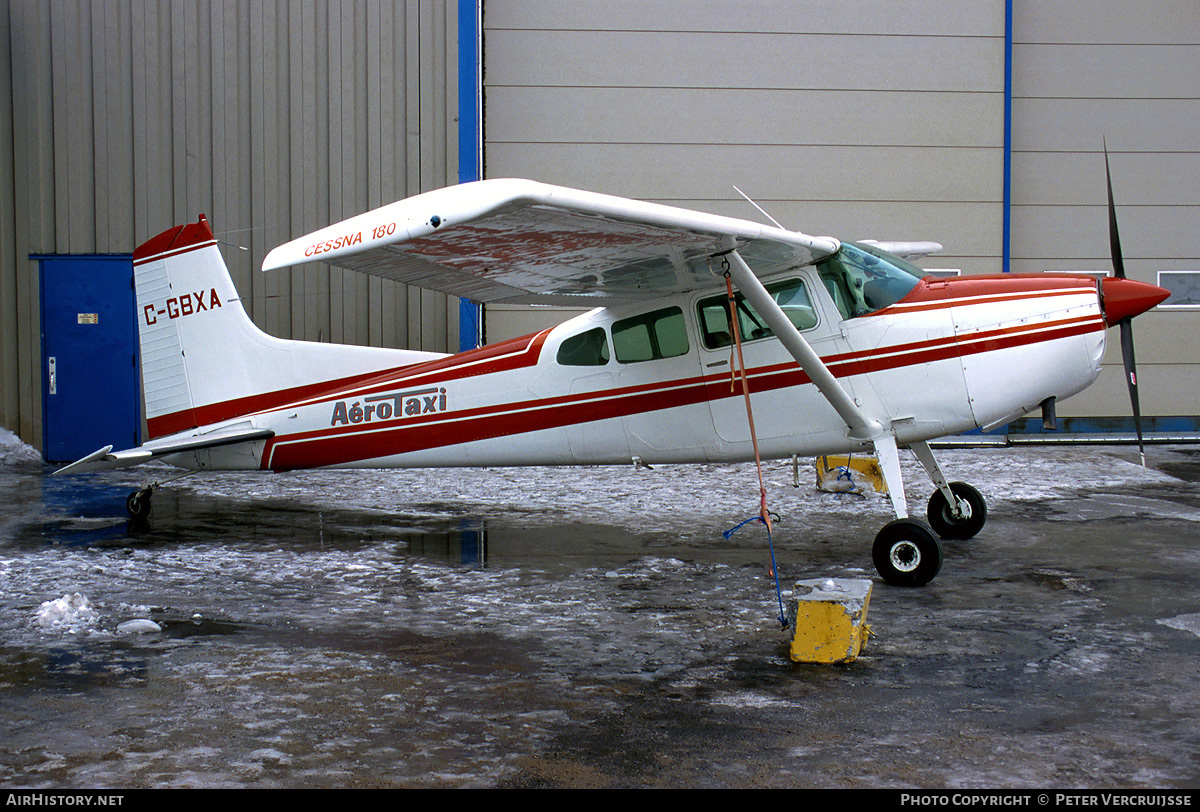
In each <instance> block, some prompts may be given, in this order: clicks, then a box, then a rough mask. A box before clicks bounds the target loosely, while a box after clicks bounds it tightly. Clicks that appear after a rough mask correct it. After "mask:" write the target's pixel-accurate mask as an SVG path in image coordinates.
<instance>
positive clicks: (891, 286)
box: [58, 180, 1168, 585]
mask: <svg viewBox="0 0 1200 812" xmlns="http://www.w3.org/2000/svg"><path fill="white" fill-rule="evenodd" d="M1114 233H1115V232H1114ZM887 248H891V249H893V252H889V251H887V250H885V249H887ZM935 250H940V246H938V245H937V244H936V243H909V244H891V245H887V244H883V243H875V244H869V243H858V244H856V243H851V242H841V241H839V240H836V239H833V238H829V237H812V236H808V235H806V234H802V233H799V232H795V231H789V230H786V229H784V228H780V227H777V226H766V225H760V224H758V223H754V222H751V221H746V220H740V219H733V218H728V217H720V216H715V215H711V214H705V213H701V212H696V211H690V210H685V209H680V208H674V207H669V206H664V205H659V204H652V203H645V202H639V201H635V200H629V199H625V198H619V197H613V196H608V195H602V194H596V193H591V192H584V191H579V190H575V189H568V188H562V187H556V186H549V185H545V184H541V183H537V182H533V181H527V180H486V181H479V182H475V183H468V184H462V185H459V186H453V187H448V188H444V189H439V190H436V191H432V192H428V193H425V194H421V195H417V196H415V197H412V198H408V199H405V200H401V201H399V202H396V203H392V204H390V205H387V206H383V207H381V208H378V209H375V210H373V211H370V212H367V213H365V214H362V215H358V216H356V217H352V218H350V219H347V220H345V221H343V222H340V223H337V224H336V225H332V226H329V227H328V228H325V229H321V230H319V231H316V232H314V233H312V234H308V235H306V236H303V237H300V238H298V239H296V240H293V241H291V242H289V243H287V244H285V245H282V246H279V247H278V248H276V249H275V250H273V251H271V252H270V254H268V256H267V257H266V259H265V261H264V263H263V270H264V271H270V270H272V269H277V268H286V267H289V266H293V265H298V264H300V263H306V262H324V263H329V264H331V265H336V266H339V267H342V268H349V269H353V270H357V271H361V272H364V273H367V274H374V275H377V276H380V277H384V278H386V279H392V280H396V281H399V282H404V283H407V284H412V285H418V286H420V287H425V288H431V289H435V290H440V291H445V292H447V293H451V294H454V295H457V296H460V297H463V298H466V299H470V300H472V301H476V302H485V303H492V302H513V303H546V304H557V305H562V304H567V305H574V306H579V305H591V306H593V307H594V309H592V310H591V311H590V312H587V313H585V314H583V315H580V316H578V317H575V318H572V319H570V320H569V321H567V322H565V323H563V324H560V325H558V326H556V327H553V328H550V329H546V330H543V331H541V332H539V333H536V334H535V335H531V336H526V337H523V338H519V339H515V340H510V341H504V342H501V343H498V344H493V345H490V346H485V347H483V348H481V349H475V350H469V351H466V352H461V353H458V354H454V355H442V354H437V353H429V352H416V351H409V350H394V349H381V348H371V347H357V346H342V345H332V344H325V343H313V342H304V341H295V340H283V339H279V338H275V337H272V336H269V335H266V334H265V333H263V332H262V331H260V330H259V329H258V328H257V327H256V326H255V325H254V324H253V322H252V321H251V320H250V319H249V317H248V316H247V314H246V311H245V309H244V308H243V305H242V303H241V300H240V299H239V296H238V293H237V291H236V290H235V289H234V287H233V283H232V281H231V279H230V277H229V273H228V271H227V269H226V267H225V263H224V261H223V260H222V257H221V254H220V251H219V249H218V247H217V240H216V239H215V238H214V236H213V232H212V230H211V229H210V227H209V224H208V222H207V220H206V219H205V218H204V216H203V215H201V217H200V219H199V221H198V222H196V223H192V224H190V225H182V226H176V227H174V228H172V229H169V230H167V231H165V232H163V233H162V234H159V235H158V236H156V237H154V238H152V239H150V240H149V241H147V242H146V243H144V244H143V245H141V246H140V247H139V248H138V249H137V250H136V252H135V253H134V274H135V282H136V289H137V308H138V319H139V324H140V341H141V363H142V376H143V386H144V392H145V402H146V417H147V426H148V436H149V438H150V439H149V440H148V441H147V442H145V443H144V444H143V445H141V446H139V447H137V448H134V449H128V450H124V451H117V452H113V450H112V446H107V447H105V448H102V449H99V450H98V451H96V452H94V453H93V454H90V455H89V456H87V457H85V458H84V459H82V460H79V461H77V462H75V463H72V464H71V465H68V466H67V467H65V468H64V469H62V470H60V471H59V472H58V473H63V474H65V473H73V472H84V471H96V470H106V469H110V468H117V467H123V466H127V465H134V464H137V463H140V462H144V461H147V460H150V459H161V460H164V461H166V462H168V463H171V464H174V465H177V466H180V467H183V468H187V469H195V470H208V469H260V470H264V471H288V470H293V469H300V468H316V467H363V468H386V467H438V466H517V465H580V464H623V463H624V464H627V463H629V462H630V461H631V460H637V461H644V462H645V463H647V464H653V463H689V462H724V461H746V460H752V459H755V458H756V456H758V455H761V457H762V458H787V457H792V456H794V455H819V454H829V453H847V452H857V451H863V450H866V451H873V452H874V453H875V454H877V455H878V457H879V459H880V462H881V467H882V469H883V471H884V475H885V478H886V481H887V483H888V485H889V491H890V500H891V506H892V509H893V511H894V513H895V515H896V519H895V521H892V522H890V523H889V524H887V525H886V526H885V527H884V528H883V529H882V530H881V531H880V533H879V535H878V536H877V538H876V540H875V542H874V546H873V559H874V562H875V565H876V568H877V569H878V571H879V573H880V575H881V576H882V577H883V578H884V579H885V580H886V581H888V582H889V583H893V584H901V585H921V584H924V583H927V582H928V581H929V580H930V579H931V578H933V577H934V576H935V575H936V574H937V572H938V571H939V569H940V567H941V562H942V551H941V544H940V542H939V536H940V537H941V538H951V539H966V538H971V537H973V536H974V535H975V534H976V533H978V532H979V530H980V529H981V528H982V527H983V524H984V521H985V519H986V512H987V509H986V505H985V503H984V500H983V498H982V497H981V496H980V494H979V493H978V492H977V491H976V490H975V489H974V488H972V487H971V486H969V485H966V484H964V483H960V482H948V481H947V479H946V477H945V476H944V475H943V474H942V471H941V469H940V468H939V467H938V464H937V462H936V460H935V459H934V455H933V454H932V452H931V451H930V447H929V444H928V441H929V440H930V439H932V438H936V437H941V436H944V435H947V434H956V433H960V432H965V431H968V430H970V429H974V428H977V427H985V428H986V427H989V426H995V425H1000V424H1002V423H1005V422H1007V421H1010V420H1012V419H1014V418H1016V417H1019V416H1021V415H1024V414H1026V413H1028V412H1030V411H1032V410H1035V409H1038V408H1039V407H1043V408H1045V409H1046V410H1047V412H1049V411H1050V410H1051V408H1052V405H1053V403H1054V402H1055V401H1056V400H1058V399H1062V398H1065V397H1068V396H1070V395H1072V394H1075V393H1076V392H1079V391H1080V390H1082V389H1083V388H1084V387H1086V386H1088V385H1089V384H1090V383H1091V382H1092V381H1093V380H1095V378H1096V376H1097V374H1098V373H1099V370H1100V361H1101V357H1102V355H1103V354H1104V347H1105V330H1106V328H1107V327H1109V326H1113V325H1117V324H1122V325H1127V324H1128V320H1129V319H1130V318H1132V317H1133V316H1135V315H1137V314H1138V313H1141V312H1143V311H1145V310H1147V309H1149V308H1151V307H1153V306H1154V305H1155V304H1157V303H1158V302H1160V301H1162V300H1163V299H1164V298H1165V297H1166V296H1167V295H1168V293H1167V291H1165V290H1163V289H1161V288H1158V287H1155V286H1153V285H1148V284H1144V283H1140V282H1135V281H1131V280H1128V279H1125V278H1123V272H1122V273H1120V274H1118V276H1117V277H1116V278H1105V279H1102V280H1100V281H1099V282H1098V281H1097V280H1096V279H1095V278H1094V277H1091V276H1040V275H1039V276H1017V275H1000V276H972V277H960V278H948V279H944V278H937V277H932V276H925V275H924V273H923V272H922V271H920V270H919V269H917V268H916V267H914V266H913V265H911V264H909V263H908V262H907V261H906V260H904V259H901V258H900V257H899V256H897V255H896V254H908V255H910V256H911V255H922V254H924V253H929V252H931V251H935ZM739 356H740V360H739ZM739 373H744V378H743V380H744V381H745V382H746V384H747V394H746V398H745V401H746V402H743V392H742V390H741V388H740V387H739V386H735V385H734V384H735V382H736V375H737V374H739ZM751 395H752V402H753V410H752V414H753V417H754V420H753V421H751V420H748V419H747V418H748V414H747V411H748V404H749V402H750V400H751V397H750V396H751ZM752 425H753V429H752ZM903 447H907V448H909V449H911V450H912V451H913V452H914V453H915V455H916V457H917V458H918V459H919V460H920V462H921V463H922V464H923V466H924V468H925V470H926V471H927V472H928V474H929V476H930V478H931V479H932V481H933V484H934V486H935V490H934V492H933V496H932V498H931V499H930V502H929V508H928V512H927V516H928V519H929V524H926V523H925V522H923V521H920V520H917V519H913V518H909V515H908V507H907V504H906V499H905V495H904V487H903V483H902V481H901V474H900V458H899V450H900V449H901V448H903ZM152 487H153V486H149V487H147V488H143V489H142V490H139V491H137V492H135V493H133V494H131V495H130V497H129V500H128V502H127V507H128V509H129V512H130V515H131V516H133V517H139V516H145V515H146V514H147V513H148V511H149V506H150V494H151V490H152Z"/></svg>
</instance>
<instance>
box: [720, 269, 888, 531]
mask: <svg viewBox="0 0 1200 812" xmlns="http://www.w3.org/2000/svg"><path fill="white" fill-rule="evenodd" d="M724 258H725V259H726V260H727V265H726V267H725V268H724V270H725V271H726V272H727V273H728V274H729V275H730V277H732V279H733V281H734V282H735V283H737V286H738V289H739V290H741V292H742V295H743V296H745V297H746V301H748V302H750V304H751V305H753V307H754V309H755V310H756V311H758V314H759V315H760V316H762V318H763V320H764V321H765V322H766V323H767V326H768V327H770V328H771V330H772V332H774V333H775V337H776V338H778V339H779V341H780V343H782V344H783V346H784V348H785V349H786V350H787V351H788V353H789V354H790V355H791V356H792V358H794V359H795V360H796V363H797V364H799V365H800V368H801V369H803V370H804V373H805V374H806V375H808V377H809V378H810V379H811V380H812V382H813V384H814V385H815V386H816V387H817V391H819V392H820V393H821V395H822V396H823V397H824V398H825V400H827V401H829V405H830V406H832V407H833V409H834V411H836V412H837V413H838V416H839V417H841V418H842V420H843V421H845V423H846V427H847V428H848V429H849V436H850V438H851V439H854V440H861V441H864V442H869V443H871V444H872V445H873V446H874V447H875V453H876V455H877V456H878V457H879V462H880V464H881V465H882V466H883V473H884V478H885V479H886V480H887V482H888V495H889V497H890V499H891V503H892V511H893V512H894V513H895V514H896V517H897V518H899V519H903V518H905V517H907V516H908V503H907V500H906V499H905V497H904V484H903V481H902V479H901V477H900V457H899V449H898V448H897V446H896V436H895V435H894V434H892V433H891V432H889V431H887V430H885V429H884V426H883V424H882V423H880V422H879V421H878V420H873V419H871V418H869V417H867V416H866V415H865V414H863V412H862V410H861V409H860V408H858V404H856V403H855V402H854V399H853V398H852V397H850V393H849V392H847V391H846V389H845V388H844V387H843V386H842V385H841V384H840V383H838V380H837V378H836V377H834V375H833V373H832V372H830V371H829V367H827V366H826V365H825V362H824V361H822V360H821V356H819V355H817V352H816V350H814V349H813V348H812V345H810V344H809V343H808V341H807V340H806V339H805V338H804V336H803V335H801V334H800V331H799V330H797V329H796V325H794V324H792V320H791V319H789V318H788V317H787V314H786V313H784V312H783V308H781V307H780V306H779V304H778V303H777V302H776V301H775V298H774V297H773V296H771V294H770V293H768V292H767V289H766V288H765V287H763V283H762V282H760V281H759V279H758V277H757V276H755V274H754V271H752V270H750V266H749V265H747V264H746V261H745V260H743V259H742V258H741V256H740V255H739V254H738V252H737V251H736V250H733V251H730V252H728V253H727V254H725V257H724ZM723 264H724V263H723Z"/></svg>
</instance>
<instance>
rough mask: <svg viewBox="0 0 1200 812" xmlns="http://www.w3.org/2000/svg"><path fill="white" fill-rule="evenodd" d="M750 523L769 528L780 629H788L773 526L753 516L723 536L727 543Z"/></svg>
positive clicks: (768, 544) (768, 543)
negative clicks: (776, 558) (776, 564)
mask: <svg viewBox="0 0 1200 812" xmlns="http://www.w3.org/2000/svg"><path fill="white" fill-rule="evenodd" d="M750 522H758V523H759V524H761V525H762V526H763V527H765V528H767V548H768V549H770V551H771V573H772V574H773V575H774V576H775V599H776V600H777V601H779V627H780V628H781V629H786V628H787V627H788V622H787V615H786V614H785V613H784V611H783V592H782V590H780V588H779V567H777V566H775V543H774V542H773V541H772V540H771V525H770V524H768V523H767V520H766V519H764V518H763V517H762V516H751V517H750V518H749V519H746V521H744V522H742V523H741V524H739V525H738V526H737V527H733V528H731V529H729V530H725V531H722V533H721V535H722V536H724V537H725V540H726V541H729V537H730V536H732V535H733V534H734V533H736V532H737V531H739V530H741V529H742V528H743V527H745V526H746V525H748V524H750Z"/></svg>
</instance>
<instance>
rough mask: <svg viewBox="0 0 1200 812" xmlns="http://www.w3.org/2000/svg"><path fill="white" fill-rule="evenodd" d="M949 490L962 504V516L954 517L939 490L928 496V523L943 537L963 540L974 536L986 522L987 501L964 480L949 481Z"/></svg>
mask: <svg viewBox="0 0 1200 812" xmlns="http://www.w3.org/2000/svg"><path fill="white" fill-rule="evenodd" d="M950 490H952V491H954V495H955V496H957V497H958V499H959V504H960V505H962V516H959V517H955V515H954V511H953V510H951V508H950V503H949V502H948V501H947V500H946V497H945V496H943V495H942V492H941V491H940V490H937V491H934V492H933V496H931V497H929V514H928V515H929V524H930V526H931V527H933V529H934V531H936V532H937V534H938V535H939V536H941V537H942V538H944V539H958V540H960V541H961V540H965V539H971V538H975V534H976V533H978V532H979V531H980V530H982V529H983V525H984V523H985V522H987V502H985V501H983V496H982V495H981V494H980V493H979V491H977V490H975V489H974V488H972V487H971V486H970V485H968V484H967V483H965V482H951V483H950Z"/></svg>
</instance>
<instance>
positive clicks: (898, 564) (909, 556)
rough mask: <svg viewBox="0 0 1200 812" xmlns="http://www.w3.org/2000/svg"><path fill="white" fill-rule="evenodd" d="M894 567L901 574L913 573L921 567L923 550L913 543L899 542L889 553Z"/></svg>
mask: <svg viewBox="0 0 1200 812" xmlns="http://www.w3.org/2000/svg"><path fill="white" fill-rule="evenodd" d="M888 557H889V558H890V559H891V562H892V566H893V567H895V568H896V569H897V570H899V571H900V572H912V571H913V570H915V569H916V568H917V567H919V566H920V565H921V550H920V549H919V548H918V547H917V545H915V544H913V543H912V542H911V541H899V542H896V543H895V544H893V545H892V549H891V551H890V552H889V553H888Z"/></svg>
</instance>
